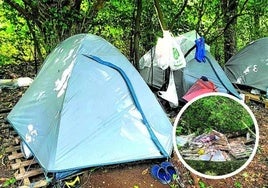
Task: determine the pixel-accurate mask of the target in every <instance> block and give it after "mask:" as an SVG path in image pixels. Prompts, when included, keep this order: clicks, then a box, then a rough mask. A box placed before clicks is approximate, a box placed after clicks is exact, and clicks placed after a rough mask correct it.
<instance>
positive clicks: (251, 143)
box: [173, 93, 259, 179]
mask: <svg viewBox="0 0 268 188" xmlns="http://www.w3.org/2000/svg"><path fill="white" fill-rule="evenodd" d="M258 141H259V128H258V125H257V121H256V119H255V117H254V115H253V113H252V112H251V110H250V109H249V107H248V106H247V105H246V104H244V103H243V101H240V100H239V99H237V98H235V97H233V96H231V95H228V94H225V93H209V94H204V95H200V96H198V97H196V98H194V99H193V100H191V101H189V102H188V103H187V104H186V105H185V106H184V107H183V108H182V109H181V110H180V112H179V113H178V115H177V117H176V119H175V122H174V131H173V144H174V150H175V152H176V154H177V155H178V158H179V159H180V160H181V162H182V163H183V164H184V165H185V167H186V168H187V169H188V170H190V171H191V172H193V173H195V174H197V175H199V176H201V177H205V178H210V179H220V178H227V177H230V176H233V175H235V174H237V173H239V172H240V171H241V170H243V169H244V168H245V167H246V166H247V165H248V164H249V163H250V161H251V160H252V159H253V157H254V155H255V153H256V150H257V147H258Z"/></svg>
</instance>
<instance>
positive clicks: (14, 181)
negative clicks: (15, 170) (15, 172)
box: [2, 177, 16, 187]
mask: <svg viewBox="0 0 268 188" xmlns="http://www.w3.org/2000/svg"><path fill="white" fill-rule="evenodd" d="M15 183H16V179H15V178H14V177H13V178H9V179H8V180H6V181H5V182H4V183H3V185H2V187H10V186H12V185H14V184H15Z"/></svg>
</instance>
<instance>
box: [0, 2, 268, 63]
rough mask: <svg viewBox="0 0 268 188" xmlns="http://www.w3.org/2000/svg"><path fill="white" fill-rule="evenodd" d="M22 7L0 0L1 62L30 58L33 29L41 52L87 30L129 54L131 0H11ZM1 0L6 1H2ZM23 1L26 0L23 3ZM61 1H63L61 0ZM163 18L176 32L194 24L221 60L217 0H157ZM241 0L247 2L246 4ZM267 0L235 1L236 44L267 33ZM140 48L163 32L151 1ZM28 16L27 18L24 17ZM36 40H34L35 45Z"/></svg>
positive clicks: (146, 9) (220, 16)
mask: <svg viewBox="0 0 268 188" xmlns="http://www.w3.org/2000/svg"><path fill="white" fill-rule="evenodd" d="M10 1H11V2H12V3H17V4H16V5H17V7H20V8H21V9H24V11H18V10H19V9H18V10H15V8H14V6H12V3H8V2H9V1H3V0H1V1H0V47H1V52H0V64H3V63H7V62H9V63H13V62H17V61H18V60H21V61H28V60H32V59H33V54H34V53H33V49H34V42H33V34H35V35H36V39H37V41H36V43H37V44H38V45H39V46H38V48H39V49H40V51H41V52H40V54H41V55H42V56H46V55H47V54H48V53H49V52H50V51H51V50H52V49H53V48H54V47H55V46H56V45H57V44H58V43H60V42H61V41H62V40H64V39H66V38H67V37H69V36H71V35H74V34H77V33H81V32H83V33H84V32H86V33H87V32H89V33H93V34H97V35H100V36H102V37H103V38H105V39H106V40H108V41H109V42H111V43H112V44H113V45H115V46H116V47H117V48H119V49H120V51H122V52H123V54H125V55H126V56H127V57H128V58H129V59H131V58H132V57H129V54H130V50H131V45H132V42H133V41H131V40H132V39H133V35H134V32H135V31H133V29H134V24H135V20H134V16H133V15H135V13H136V5H135V3H136V2H135V1H131V0H123V1H104V0H96V1H86V0H82V1H81V4H77V6H74V5H76V3H77V2H80V1H62V2H57V3H55V2H54V1H48V0H33V1H22V0H10ZM3 2H4V3H3ZM25 2H28V3H27V4H25ZM63 2H65V3H63ZM159 2H160V5H161V8H162V11H163V16H164V20H165V22H166V23H167V26H168V28H171V29H172V32H173V33H174V35H179V34H182V33H184V32H187V31H190V30H194V29H195V30H197V31H198V33H199V34H200V35H202V36H204V37H205V39H206V42H208V44H209V45H211V52H212V54H214V55H215V57H216V59H217V60H219V62H220V63H222V64H223V63H225V62H224V61H223V58H224V50H223V43H224V38H223V35H222V34H223V33H224V28H225V27H226V25H227V24H228V23H225V22H224V20H223V17H224V13H223V12H222V10H221V8H220V7H221V1H220V0H214V1H207V0H194V1H187V5H186V6H184V1H179V0H172V1H164V0H159ZM244 3H245V4H244ZM267 9H268V8H267V4H266V0H248V1H239V5H238V15H236V16H237V26H236V28H237V29H236V33H237V35H236V41H237V44H236V45H237V49H241V48H242V47H243V46H245V45H246V44H248V43H249V42H251V41H252V40H255V39H257V38H260V37H264V36H267V34H268V33H267V31H268V20H267V19H268V18H267V16H265V15H267ZM141 14H142V20H141V32H140V33H139V35H140V45H139V48H140V49H139V51H140V52H139V53H140V55H143V54H144V53H145V52H146V51H147V50H149V49H150V48H151V47H152V46H154V45H155V43H156V41H157V38H158V37H161V36H162V31H161V27H160V25H159V22H158V19H157V14H156V11H155V8H154V4H153V1H143V3H142V13H141ZM26 19H27V20H26ZM36 43H35V45H36Z"/></svg>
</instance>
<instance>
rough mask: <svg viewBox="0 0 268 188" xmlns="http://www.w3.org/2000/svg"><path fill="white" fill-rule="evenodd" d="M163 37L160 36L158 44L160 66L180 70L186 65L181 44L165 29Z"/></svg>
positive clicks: (157, 52)
mask: <svg viewBox="0 0 268 188" xmlns="http://www.w3.org/2000/svg"><path fill="white" fill-rule="evenodd" d="M163 36H164V37H163V38H159V39H158V41H157V44H156V49H155V52H156V56H157V64H158V66H159V67H160V68H161V69H163V70H165V69H166V68H168V67H170V69H171V70H178V69H181V68H183V67H185V66H186V61H185V59H184V54H183V53H182V50H181V48H180V44H179V43H178V42H177V41H176V39H175V38H174V37H173V36H172V34H171V33H170V32H169V31H163Z"/></svg>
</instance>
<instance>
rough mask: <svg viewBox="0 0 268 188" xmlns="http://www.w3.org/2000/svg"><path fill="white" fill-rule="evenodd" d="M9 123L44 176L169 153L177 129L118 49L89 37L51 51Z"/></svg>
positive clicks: (69, 39)
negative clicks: (174, 131) (48, 173)
mask: <svg viewBox="0 0 268 188" xmlns="http://www.w3.org/2000/svg"><path fill="white" fill-rule="evenodd" d="M101 62H107V63H108V64H109V66H108V65H105V64H103V63H101ZM115 67H117V68H119V69H120V70H119V69H115ZM122 74H124V76H122ZM130 87H131V89H130ZM134 100H135V101H134ZM8 121H9V122H10V123H11V125H12V126H13V127H14V129H15V130H16V131H17V132H18V134H19V135H20V137H21V139H22V140H23V141H24V142H25V144H26V145H27V146H28V147H29V149H30V150H31V152H32V154H33V156H34V157H35V158H36V159H37V161H38V162H39V164H40V165H41V166H42V167H43V169H44V170H45V172H51V173H65V172H66V173H69V172H70V171H76V170H80V169H83V168H88V167H95V166H102V165H111V164H118V163H125V162H131V161H137V160H144V159H154V158H167V157H169V155H170V154H171V151H172V125H171V123H170V121H169V119H168V117H167V116H166V114H165V112H164V111H163V109H162V108H161V106H160V104H159V103H158V101H157V99H156V98H155V96H154V94H153V93H152V92H151V90H150V89H149V87H148V86H147V84H146V83H145V82H144V80H143V79H142V77H141V76H140V75H139V73H138V72H137V70H136V69H135V68H134V67H133V66H132V64H131V63H130V62H129V61H128V60H127V58H126V57H125V56H124V55H122V54H121V53H120V52H119V50H118V49H116V48H115V47H114V46H113V45H111V44H110V43H109V42H107V41H105V40H104V39H102V38H101V37H98V36H96V35H91V34H78V35H75V36H72V37H70V38H68V39H66V40H65V41H63V42H62V43H61V44H59V45H58V46H57V47H56V48H55V49H54V50H53V51H52V52H51V53H50V55H49V56H48V57H47V59H46V60H45V62H44V64H43V67H42V69H41V70H40V72H39V73H38V75H37V77H36V78H35V79H34V81H33V83H32V84H31V86H30V87H29V88H28V89H27V91H26V92H25V94H24V95H23V96H22V98H21V99H20V100H19V102H18V103H17V104H16V105H15V107H14V108H13V109H12V111H11V112H10V114H9V115H8Z"/></svg>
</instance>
